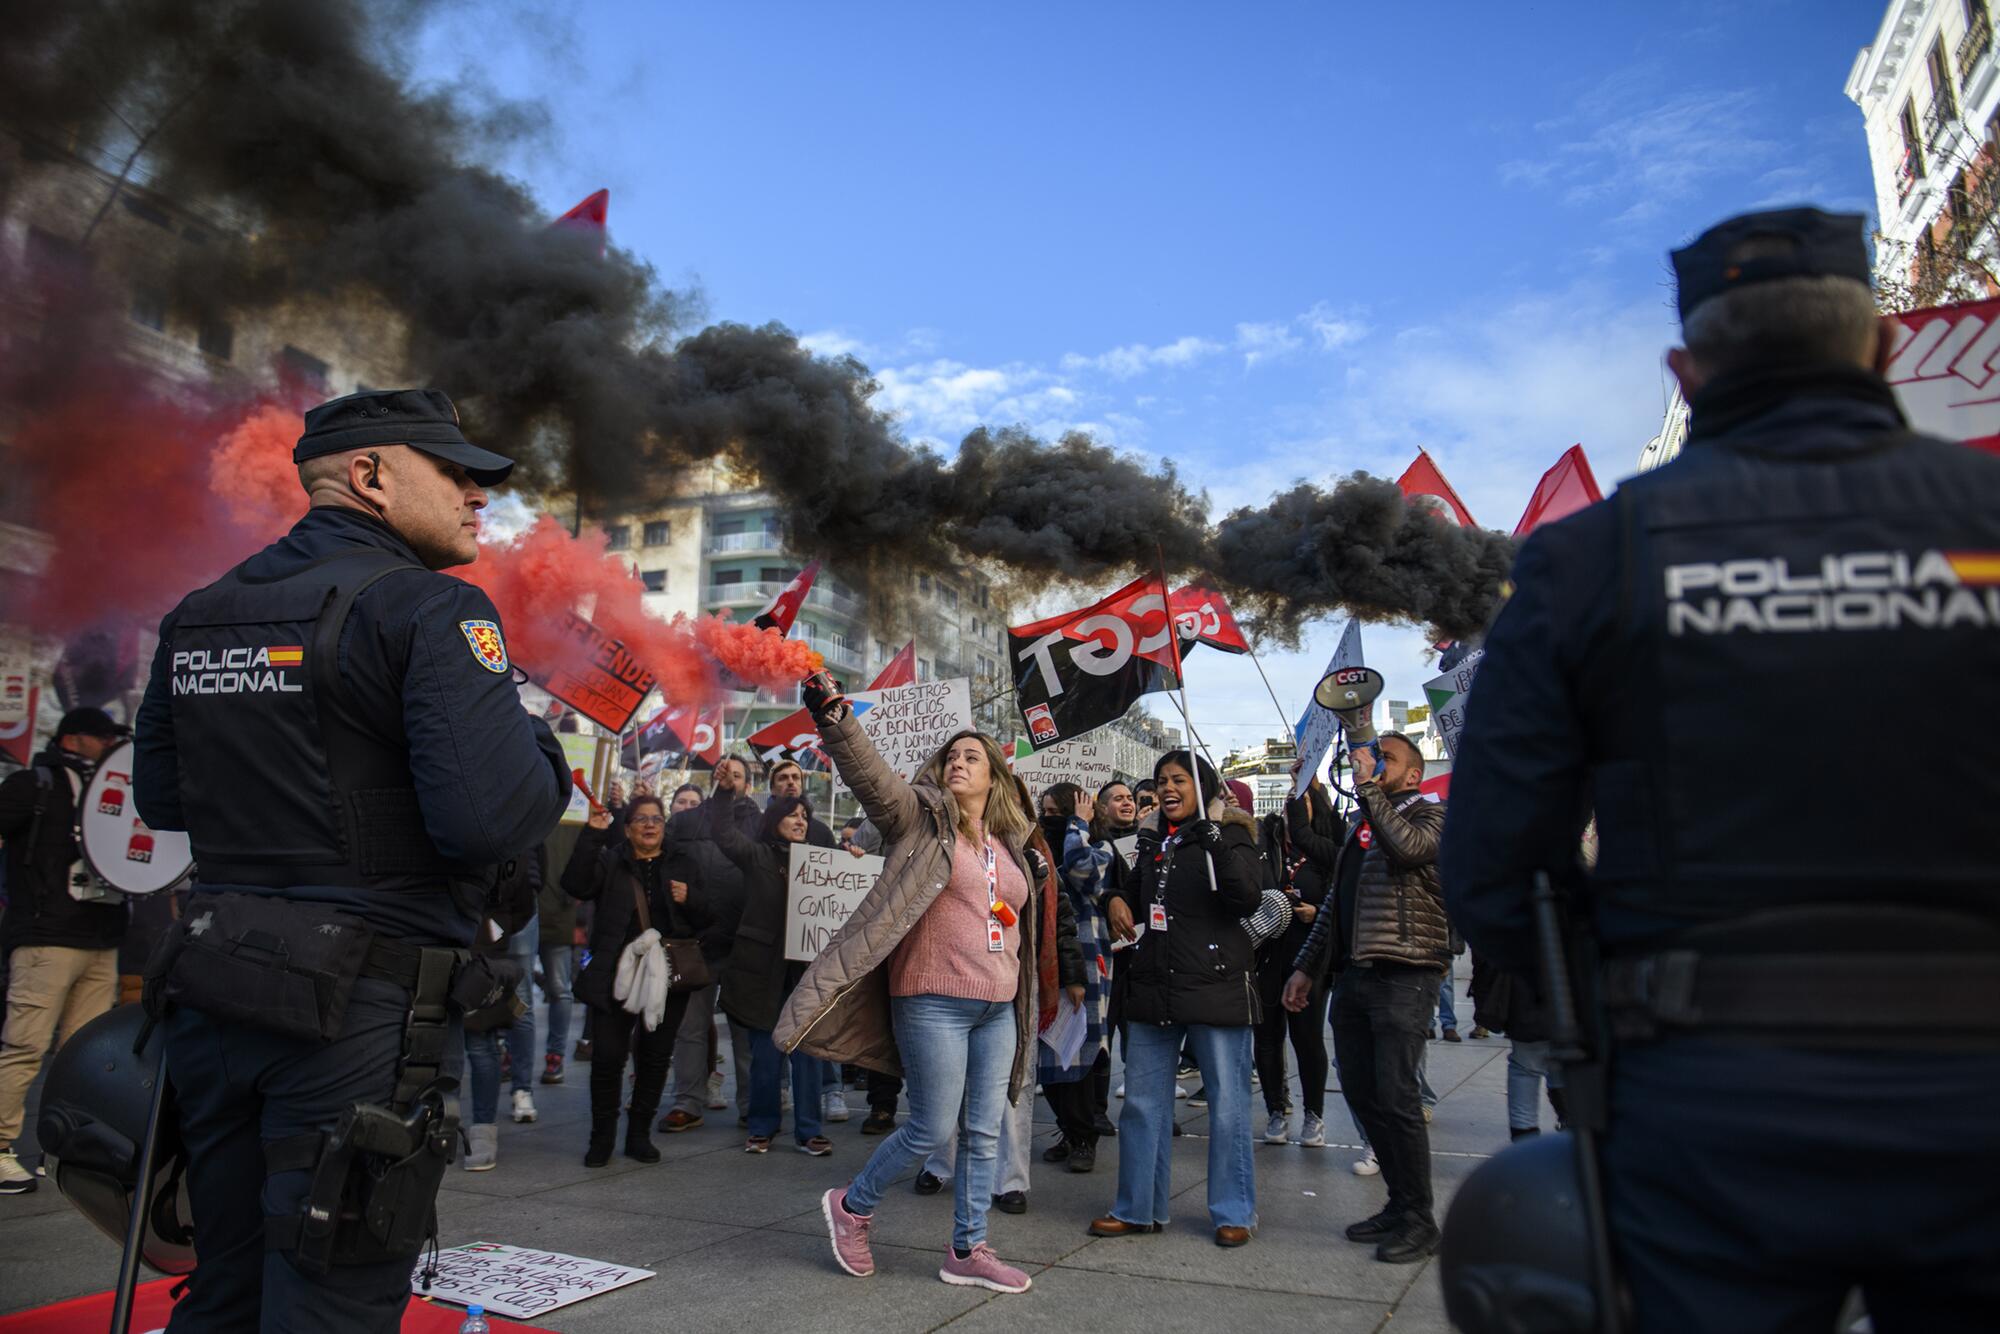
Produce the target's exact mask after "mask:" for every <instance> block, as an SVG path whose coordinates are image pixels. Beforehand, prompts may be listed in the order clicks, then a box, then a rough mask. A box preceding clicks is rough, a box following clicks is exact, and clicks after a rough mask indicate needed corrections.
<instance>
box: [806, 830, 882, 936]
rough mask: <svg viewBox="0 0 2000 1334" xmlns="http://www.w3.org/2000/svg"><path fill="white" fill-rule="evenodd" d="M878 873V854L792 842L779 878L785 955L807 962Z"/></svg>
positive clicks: (855, 906) (879, 863) (862, 897)
mask: <svg viewBox="0 0 2000 1334" xmlns="http://www.w3.org/2000/svg"><path fill="white" fill-rule="evenodd" d="M881 874H882V859H881V858H880V857H857V856H855V855H854V854H853V853H851V852H849V851H848V850H847V849H846V848H816V847H814V846H812V845H811V844H809V843H794V844H792V865H791V870H790V871H789V872H788V873H787V875H786V878H785V957H786V958H787V959H790V960H792V961H793V962H795V963H811V962H812V961H813V960H814V959H817V958H818V957H819V952H820V951H821V950H823V949H825V948H826V942H827V941H829V940H832V939H833V935H834V932H836V931H838V930H840V928H841V924H842V923H844V922H846V921H847V919H848V917H849V915H851V914H852V913H853V912H854V910H855V909H856V908H858V907H860V906H861V900H863V899H865V898H867V897H868V891H869V890H871V889H873V888H875V879H876V877H877V876H879V875H881Z"/></svg>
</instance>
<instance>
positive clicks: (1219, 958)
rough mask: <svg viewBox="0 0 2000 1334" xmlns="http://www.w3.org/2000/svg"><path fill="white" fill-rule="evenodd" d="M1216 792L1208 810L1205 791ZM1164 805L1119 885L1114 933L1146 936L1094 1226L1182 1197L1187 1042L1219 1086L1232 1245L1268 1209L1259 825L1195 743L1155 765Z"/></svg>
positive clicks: (1138, 950) (1128, 999) (1128, 1002)
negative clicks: (1261, 1195)
mask: <svg viewBox="0 0 2000 1334" xmlns="http://www.w3.org/2000/svg"><path fill="white" fill-rule="evenodd" d="M1197 774H1199V780H1200V785H1199V791H1200V797H1201V798H1209V804H1208V808H1207V811H1206V813H1205V814H1204V812H1203V810H1202V807H1201V805H1200V800H1199V799H1198V798H1197V796H1196V791H1197V787H1196V775H1197ZM1153 780H1154V785H1155V788H1156V790H1157V791H1158V792H1159V796H1160V809H1159V812H1158V815H1157V816H1148V817H1146V819H1145V820H1144V821H1142V822H1141V824H1140V828H1139V846H1138V855H1137V858H1136V865H1135V869H1134V872H1133V874H1132V875H1131V876H1129V877H1126V878H1125V880H1124V881H1123V883H1122V884H1121V885H1120V886H1119V887H1118V889H1117V890H1115V891H1114V892H1113V893H1112V895H1111V896H1110V898H1109V900H1108V903H1107V905H1106V916H1107V918H1108V920H1109V924H1110V927H1111V930H1112V932H1113V934H1114V935H1116V936H1118V937H1120V938H1121V939H1126V940H1130V939H1133V938H1134V937H1135V936H1136V937H1137V940H1138V943H1137V944H1136V945H1134V946H1133V947H1132V951H1131V953H1132V961H1131V963H1130V964H1129V965H1128V969H1129V973H1128V977H1127V986H1126V995H1125V1005H1124V1018H1125V1022H1126V1026H1127V1027H1126V1050H1125V1108H1124V1111H1123V1113H1122V1114H1121V1115H1120V1116H1119V1120H1118V1200H1117V1203H1116V1204H1114V1205H1113V1206H1112V1210H1111V1213H1110V1214H1109V1215H1107V1216H1105V1217H1103V1218H1100V1219H1098V1220H1097V1221H1096V1222H1094V1223H1092V1224H1091V1225H1090V1230H1091V1232H1092V1233H1093V1234H1095V1235H1097V1236H1100V1237H1120V1236H1127V1235H1130V1234H1133V1233H1141V1232H1157V1231H1159V1230H1160V1229H1161V1228H1162V1227H1163V1226H1164V1225H1165V1224H1166V1222H1167V1207H1168V1201H1170V1200H1171V1199H1172V1198H1173V1180H1172V1158H1173V1119H1174V1074H1175V1071H1176V1069H1177V1068H1178V1066H1179V1062H1180V1052H1181V1047H1182V1045H1183V1044H1184V1043H1185V1044H1186V1045H1187V1046H1189V1047H1191V1048H1192V1049H1193V1051H1194V1056H1195V1063H1196V1064H1197V1065H1198V1066H1200V1067H1201V1075H1202V1079H1203V1081H1204V1082H1205V1083H1206V1084H1207V1085H1208V1091H1209V1112H1208V1117H1209V1145H1208V1213H1209V1221H1210V1222H1211V1223H1212V1224H1213V1225H1214V1227H1215V1241H1216V1244H1217V1245H1218V1246H1241V1245H1243V1244H1244V1243H1245V1242H1247V1241H1249V1240H1250V1237H1251V1233H1252V1231H1253V1230H1254V1229H1255V1227H1256V1221H1257V1190H1256V1180H1255V1174H1254V1170H1253V1168H1252V1164H1251V1152H1252V1145H1251V1134H1250V1055H1251V1045H1252V1044H1251V1036H1250V1035H1251V1028H1252V1026H1253V1025H1255V1023H1256V1022H1257V1017H1258V1008H1259V1007H1258V1004H1257V990H1256V978H1255V969H1256V959H1255V953H1254V951H1253V950H1252V948H1251V945H1250V936H1249V934H1248V933H1247V932H1245V931H1244V929H1243V921H1242V919H1243V918H1244V917H1245V916H1247V915H1248V914H1250V913H1252V912H1254V911H1256V909H1257V906H1258V902H1259V899H1260V896H1261V893H1262V885H1263V879H1264V864H1263V859H1262V857H1261V856H1260V855H1259V854H1258V851H1257V836H1256V823H1255V821H1253V820H1252V819H1251V818H1250V816H1249V815H1247V814H1245V813H1244V812H1242V811H1238V810H1232V809H1230V808H1229V807H1228V806H1227V805H1225V804H1224V803H1223V802H1222V801H1221V800H1219V799H1214V798H1212V796H1211V794H1213V793H1215V792H1217V791H1218V788H1217V787H1216V778H1215V771H1214V770H1213V769H1212V768H1210V767H1209V765H1208V762H1207V761H1205V760H1199V759H1196V758H1194V757H1192V756H1190V755H1189V754H1188V752H1186V751H1184V750H1177V751H1170V752H1168V753H1167V754H1165V755H1163V756H1161V757H1160V759H1159V761H1158V763H1156V764H1155V765H1154V766H1153Z"/></svg>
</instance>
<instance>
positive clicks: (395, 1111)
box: [142, 893, 520, 1271]
mask: <svg viewBox="0 0 2000 1334" xmlns="http://www.w3.org/2000/svg"><path fill="white" fill-rule="evenodd" d="M364 977H366V978H371V979H374V980H377V981H382V982H388V983H391V984H392V985H395V986H398V987H401V988H403V989H404V990H406V991H408V992H409V994H410V1008H409V1014H408V1018H407V1019H406V1020H405V1022H404V1026H403V1038H402V1050H401V1052H400V1053H399V1056H398V1059H397V1067H396V1084H395V1091H394V1093H393V1094H392V1095H391V1097H390V1099H389V1101H388V1103H387V1104H386V1105H378V1104H372V1103H361V1102H356V1103H352V1104H350V1105H349V1106H348V1107H346V1108H345V1109H343V1110H342V1112H341V1114H340V1117H339V1120H338V1122H337V1123H336V1124H335V1126H334V1127H333V1129H332V1130H331V1131H330V1132H327V1131H310V1132H307V1133H306V1134H303V1135H295V1136H292V1137H290V1138H288V1139H283V1140H276V1141H272V1142H269V1143H267V1144H266V1145H265V1146H264V1152H265V1167H266V1171H267V1172H269V1173H273V1174H275V1173H278V1172H293V1171H307V1170H310V1171H312V1172H313V1174H314V1176H313V1184H312V1188H311V1191H310V1193H309V1195H308V1197H307V1200H306V1203H305V1206H304V1209H303V1210H302V1212H301V1213H300V1214H298V1215H296V1216H293V1217H288V1218H272V1219H267V1220H266V1222H267V1227H266V1238H265V1240H266V1245H267V1247H268V1248H269V1249H273V1250H284V1251H291V1252H295V1253H296V1257H297V1262H298V1263H299V1264H300V1265H301V1266H302V1267H305V1268H308V1269H312V1270H316V1271H319V1270H324V1269H326V1268H328V1267H331V1266H334V1265H353V1264H372V1263H377V1262H380V1261H386V1260H413V1259H415V1258H416V1257H417V1255H418V1254H420V1253H421V1252H422V1250H423V1248H424V1244H425V1242H426V1241H427V1240H430V1239H432V1238H434V1237H435V1235H436V1231H437V1224H436V1209H435V1202H436V1198H437V1191H438V1187H439V1185H441V1184H442V1182H443V1179H444V1171H445V1168H447V1167H448V1166H450V1164H451V1161H452V1158H453V1156H454V1151H455V1149H456V1145H457V1141H458V1106H457V1100H456V1098H454V1097H453V1096H452V1095H453V1094H454V1093H455V1092H456V1091H457V1088H458V1081H457V1080H456V1079H454V1078H451V1077H449V1076H446V1075H445V1074H444V1073H443V1070H444V1062H445V1057H446V1055H447V1053H448V1052H449V1051H450V1049H451V1038H452V1027H451V1020H452V1018H453V1017H454V1016H456V1017H458V1018H460V1019H461V1020H463V1021H464V1022H467V1023H474V1022H481V1021H485V1022H488V1023H492V1022H499V1021H500V1020H499V1019H498V1018H497V1017H498V1016H502V1015H504V1016H506V1017H507V1018H509V1019H511V1018H512V1017H513V1016H514V1015H517V1014H519V1013H520V1001H519V999H518V995H517V989H518V983H519V981H520V966H519V965H518V964H516V963H514V962H512V961H511V960H508V959H505V958H497V957H492V956H486V955H475V954H472V953H471V952H470V951H468V950H463V949H441V948H426V947H420V946H415V945H408V944H404V943H402V942H400V941H396V940H391V939H389V938H387V937H384V936H380V935H377V934H376V933H375V932H374V931H373V930H372V929H371V928H370V927H369V926H368V924H367V923H366V922H364V921H362V920H361V919H360V918H358V917H355V916H354V915H352V914H350V913H344V912H340V911H338V910H336V909H332V908H328V907H325V906H323V905H320V904H312V903H297V902H293V901H291V900H288V899H284V898H280V897H278V896H276V895H271V894H206V893H204V894H197V895H195V896H194V897H193V898H192V899H190V900H189V903H188V906H187V910H186V911H185V912H184V913H183V914H182V916H181V920H180V921H179V922H178V923H176V924H175V927H174V929H173V930H172V931H170V932H168V934H167V936H166V938H165V939H163V940H162V941H161V943H160V946H159V948H158V949H157V950H156V951H155V952H154V955H153V958H152V960H151V961H150V963H149V964H148V965H147V968H146V989H145V1004H146V1012H147V1014H148V1016H149V1019H150V1020H151V1021H157V1020H159V1019H160V1018H162V1017H164V1016H165V1014H166V1012H167V1011H168V1010H169V1009H170V1008H172V1007H173V1006H176V1005H185V1006H187V1007H189V1008H190V1009H193V1010H197V1011H199V1012H200V1013H202V1014H204V1015H206V1016H208V1017H209V1018H211V1019H215V1020H220V1021H223V1022H228V1023H236V1024H242V1025H244V1026H246V1027H250V1028H255V1029H259V1030H262V1031H265V1032H270V1033H276V1034H279V1035H281V1036H283V1037H288V1038H292V1039H295V1040H297V1041H301V1042H310V1043H314V1044H321V1045H323V1044H325V1043H329V1042H331V1041H333V1040H334V1039H335V1038H337V1037H339V1036H341V1034H342V1032H343V1030H344V1025H345V1023H346V1015H347V1005H348V1001H349V999H350V998H351V997H352V995H353V991H354V985H355V983H356V982H357V981H359V980H360V979H361V978H364ZM142 1040H143V1039H142Z"/></svg>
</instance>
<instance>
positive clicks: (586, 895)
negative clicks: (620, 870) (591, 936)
mask: <svg viewBox="0 0 2000 1334" xmlns="http://www.w3.org/2000/svg"><path fill="white" fill-rule="evenodd" d="M610 847H611V831H610V830H609V829H592V828H590V827H589V826H588V825H585V826H584V829H583V832H582V833H581V834H579V835H578V836H577V840H576V846H575V847H574V848H571V849H570V854H569V865H567V866H565V867H563V873H562V887H563V892H564V893H565V894H567V895H569V896H570V897H571V898H573V899H594V898H596V897H597V896H598V895H599V894H601V893H603V892H604V882H605V880H606V879H608V878H609V876H610V872H611V864H610V859H609V857H608V856H607V854H608V853H609V851H610Z"/></svg>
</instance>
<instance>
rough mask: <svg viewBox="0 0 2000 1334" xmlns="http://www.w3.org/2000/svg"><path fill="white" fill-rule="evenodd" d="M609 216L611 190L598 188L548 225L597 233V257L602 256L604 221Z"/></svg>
mask: <svg viewBox="0 0 2000 1334" xmlns="http://www.w3.org/2000/svg"><path fill="white" fill-rule="evenodd" d="M610 216H611V192H610V191H609V190H599V191H598V192H597V193H596V194H593V195H591V196H589V197H588V198H586V199H585V200H584V201H583V202H582V203H580V204H578V205H577V206H576V207H575V208H573V209H571V210H570V211H569V212H567V213H565V214H563V215H562V216H561V217H560V218H557V219H556V220H555V221H554V222H552V223H550V224H549V226H550V227H552V228H556V227H560V228H565V229H575V230H577V231H584V232H595V233H596V234H597V254H598V258H600V259H602V258H603V257H604V243H605V222H606V220H607V219H608V218H609V217H610Z"/></svg>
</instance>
